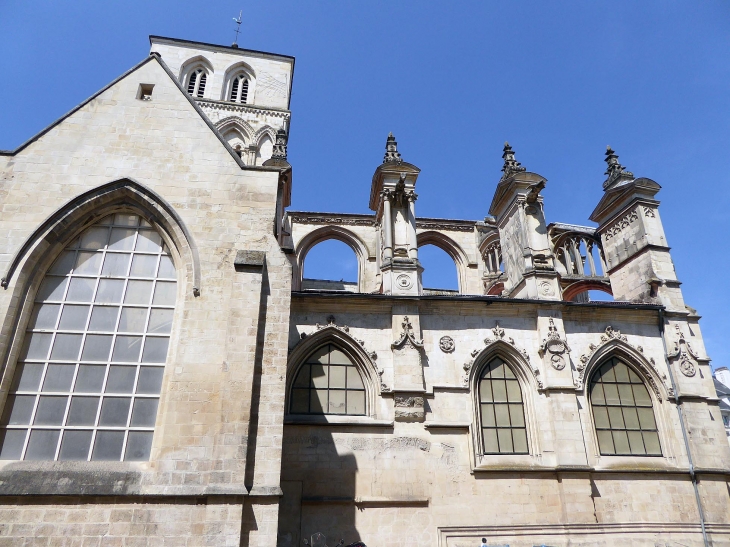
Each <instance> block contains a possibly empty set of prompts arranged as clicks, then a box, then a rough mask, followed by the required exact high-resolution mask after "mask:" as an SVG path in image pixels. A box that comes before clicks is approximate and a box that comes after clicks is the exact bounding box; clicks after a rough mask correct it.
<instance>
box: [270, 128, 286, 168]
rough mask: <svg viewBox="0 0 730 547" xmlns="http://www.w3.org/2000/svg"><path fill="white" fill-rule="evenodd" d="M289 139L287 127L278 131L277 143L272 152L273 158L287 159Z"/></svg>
mask: <svg viewBox="0 0 730 547" xmlns="http://www.w3.org/2000/svg"><path fill="white" fill-rule="evenodd" d="M288 140H289V135H287V133H286V129H284V128H283V127H282V128H281V129H279V130H278V131H277V132H276V143H274V153H273V154H271V157H272V158H275V159H280V160H285V159H286V144H287V142H288Z"/></svg>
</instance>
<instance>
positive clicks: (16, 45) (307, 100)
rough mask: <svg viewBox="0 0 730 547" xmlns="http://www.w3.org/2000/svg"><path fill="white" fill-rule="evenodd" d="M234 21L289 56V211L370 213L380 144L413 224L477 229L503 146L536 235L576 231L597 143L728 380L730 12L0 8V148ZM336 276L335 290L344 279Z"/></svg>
mask: <svg viewBox="0 0 730 547" xmlns="http://www.w3.org/2000/svg"><path fill="white" fill-rule="evenodd" d="M240 9H243V10H244V15H243V19H244V24H243V25H242V27H243V32H242V35H241V37H240V39H239V43H240V45H241V47H247V48H251V49H261V50H265V51H272V52H278V53H284V54H289V55H294V56H296V58H297V61H296V72H295V77H294V92H293V98H292V110H293V120H292V132H291V139H290V147H289V152H290V153H289V159H290V161H291V163H292V165H293V166H294V174H295V177H294V193H293V208H294V209H299V210H320V211H338V212H368V210H367V202H368V195H369V189H370V179H371V177H372V173H373V170H374V169H375V167H377V165H378V164H379V163H380V162H381V161H382V155H383V147H384V143H385V137H386V135H387V134H388V132H389V131H393V133H394V134H395V136H396V137H397V140H398V142H399V148H400V151H401V153H402V155H403V157H404V159H406V160H407V161H409V162H412V163H414V164H416V165H418V166H419V167H420V168H421V169H422V173H421V176H420V178H419V182H418V188H417V191H418V194H419V196H420V197H419V200H418V202H417V214H418V215H419V216H431V217H448V218H469V219H481V218H483V217H484V216H485V215H486V214H487V209H488V207H489V203H490V201H491V197H492V194H493V191H494V188H495V186H496V183H497V181H498V179H499V175H500V172H499V169H500V167H501V158H500V155H501V149H502V145H503V143H504V141H505V140H509V141H510V143H511V144H512V145H513V146H514V148H515V150H516V152H517V158H518V160H519V161H521V162H522V163H523V165H525V166H526V167H527V168H528V169H529V170H531V171H535V172H537V173H540V174H541V175H543V176H545V177H546V178H547V179H548V183H547V188H546V189H545V190H544V191H543V195H544V196H545V203H546V205H545V208H546V213H547V217H548V222H555V221H560V222H570V223H577V224H588V225H589V224H590V223H589V222H588V220H587V218H588V216H589V214H590V213H591V211H592V210H593V208H594V206H595V205H596V203H597V202H598V200H599V199H600V197H601V193H602V190H601V182H602V181H603V180H604V176H603V172H604V170H605V166H604V163H603V152H604V150H605V147H606V145H607V144H611V146H612V147H613V148H614V149H615V150H616V151H617V153H618V154H619V155H620V161H621V163H623V164H624V165H626V167H627V168H628V169H629V170H631V171H633V172H634V173H635V174H636V175H637V176H646V177H650V178H652V179H654V180H656V181H657V182H658V183H659V184H661V185H662V187H663V190H662V191H661V192H660V194H659V196H658V197H659V199H660V200H662V206H661V208H660V212H661V215H662V219H663V222H664V227H665V231H666V233H667V238H668V240H669V243H670V245H671V246H672V256H673V258H674V262H675V265H676V269H677V274H678V277H679V279H680V280H681V281H683V283H684V285H683V290H684V295H685V299H686V301H687V303H688V304H689V305H691V306H693V307H696V308H697V309H698V311H699V313H700V314H701V315H702V316H703V317H704V319H703V320H702V322H701V325H702V329H703V333H704V336H705V341H706V344H707V346H708V353H709V355H710V357H712V358H713V360H714V363H713V364H714V365H715V366H722V365H730V348H729V347H728V345H727V344H726V343H724V340H725V339H726V338H727V337H728V333H729V332H730V315H729V314H728V313H727V311H728V300H729V297H728V288H727V285H728V283H727V280H726V279H725V275H727V272H728V271H730V260H729V259H728V240H727V234H728V228H729V224H730V222H728V206H730V191H729V190H728V180H727V179H728V173H730V153H728V151H729V150H730V131H728V122H729V121H730V109H728V100H727V98H728V96H730V95H729V93H728V91H730V89H729V88H730V63H728V61H727V59H728V58H729V57H728V53H729V52H728V49H729V46H730V25H728V21H729V20H730V17H729V15H730V4H728V3H727V2H724V1H721V0H716V1H713V0H708V1H704V2H678V1H671V0H663V1H656V2H653V1H644V2H640V3H639V2H635V1H634V2H623V1H614V2H610V3H606V2H585V1H575V2H561V3H559V5H558V3H553V2H537V1H535V2H487V1H479V2H476V1H475V2H460V1H451V2H429V1H418V2H415V1H413V2H411V1H405V0H403V1H399V2H394V1H390V2H384V1H383V2H376V1H370V2H345V1H320V2H305V1H302V0H298V1H293V0H292V1H267V2H263V1H257V2H253V1H250V0H247V1H240V0H239V1H228V0H219V1H216V2H210V3H202V4H201V3H200V2H188V1H182V0H175V1H174V2H173V1H166V0H157V1H155V2H149V1H145V2H141V1H126V2H115V1H105V2H83V1H76V2H44V1H34V2H26V1H20V0H4V1H3V2H2V4H0V51H2V52H3V55H2V56H0V73H2V74H3V75H4V77H3V85H2V86H0V104H1V105H2V107H0V112H1V113H2V114H1V115H0V149H2V148H4V149H9V148H10V149H12V148H15V147H16V146H17V145H19V144H20V143H21V142H23V141H24V140H26V139H27V138H29V137H30V136H32V135H33V134H34V133H36V132H37V131H39V130H40V129H42V128H43V127H45V126H46V125H48V124H49V123H50V122H52V121H53V120H55V119H56V118H58V117H59V116H60V115H62V114H63V113H65V112H66V111H68V110H69V109H71V108H72V107H73V106H75V105H76V104H78V103H79V102H81V101H82V100H84V99H85V98H87V97H88V96H89V95H91V94H92V93H94V92H95V91H97V90H98V89H99V88H101V87H102V86H104V85H105V84H107V83H108V82H110V81H111V80H112V79H114V78H115V77H117V76H118V75H119V74H121V73H122V72H124V71H125V70H126V69H128V68H129V67H131V66H132V65H134V64H135V63H137V62H138V61H140V60H142V59H143V58H145V57H146V55H147V52H148V48H149V43H148V39H147V36H148V35H149V34H159V35H163V36H172V37H178V38H186V39H191V40H200V41H205V42H214V43H221V44H230V43H231V42H232V39H233V27H234V25H233V21H232V18H233V17H234V16H236V15H238V12H239V10H240ZM313 252H314V251H313ZM320 254H323V253H320ZM424 254H427V253H424ZM313 256H314V255H313ZM426 258H428V257H426ZM429 260H430V261H432V262H433V263H432V265H431V268H430V273H429V274H427V283H426V284H427V285H428V284H438V283H442V284H448V276H449V275H450V274H451V272H450V269H451V266H450V265H449V264H448V263H444V262H443V261H441V262H439V261H437V260H435V259H433V260H432V259H429ZM338 264H342V266H337V267H338V268H340V270H338V271H335V272H333V273H332V274H331V276H330V277H332V278H337V279H339V278H347V277H348V275H351V274H348V273H347V271H348V268H347V264H346V260H345V257H344V256H342V257H341V256H340V255H339V254H336V256H335V257H334V259H330V260H329V261H328V262H327V265H328V267H332V265H335V266H336V265H338ZM427 266H428V264H427ZM310 270H311V272H312V275H313V276H318V275H317V273H316V272H317V269H316V267H315V266H314V265H312V267H311V268H310ZM325 273H326V272H325ZM431 280H433V282H431Z"/></svg>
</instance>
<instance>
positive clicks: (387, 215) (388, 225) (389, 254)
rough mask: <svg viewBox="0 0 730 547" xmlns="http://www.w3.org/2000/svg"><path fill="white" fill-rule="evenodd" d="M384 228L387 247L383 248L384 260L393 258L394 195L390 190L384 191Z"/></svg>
mask: <svg viewBox="0 0 730 547" xmlns="http://www.w3.org/2000/svg"><path fill="white" fill-rule="evenodd" d="M382 195H383V230H384V232H385V233H384V238H383V239H384V240H385V244H384V245H385V247H384V249H383V260H392V259H393V219H392V216H391V212H390V207H391V204H390V201H391V199H392V197H393V195H392V194H391V193H390V192H389V191H387V190H386V191H384V192H383V194H382Z"/></svg>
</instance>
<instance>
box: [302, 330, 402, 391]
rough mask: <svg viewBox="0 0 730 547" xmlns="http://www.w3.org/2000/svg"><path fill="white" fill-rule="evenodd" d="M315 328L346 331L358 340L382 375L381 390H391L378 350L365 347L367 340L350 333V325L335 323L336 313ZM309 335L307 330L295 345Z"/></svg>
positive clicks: (380, 375) (379, 374) (353, 338)
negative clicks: (378, 361)
mask: <svg viewBox="0 0 730 547" xmlns="http://www.w3.org/2000/svg"><path fill="white" fill-rule="evenodd" d="M315 328H316V330H317V331H321V330H322V329H327V328H332V329H337V330H338V331H340V332H344V333H345V334H347V335H348V336H349V337H350V338H351V339H352V340H354V341H355V342H357V343H358V344H360V346H361V347H362V349H363V351H364V352H365V353H366V354H367V356H368V357H370V360H371V361H372V362H373V366H374V367H375V370H376V371H377V373H378V376H379V377H380V391H390V386H388V384H386V383H385V382H384V381H383V373H384V372H385V369H383V368H382V367H379V366H378V365H377V363H376V361H377V360H378V354H377V353H376V352H374V351H368V349H367V348H366V347H365V340H360V339H359V338H355V337H354V336H353V335H352V334H350V327H348V326H347V325H342V326H339V325H337V324H336V323H335V316H334V315H329V316H327V324H326V325H322V324H320V323H316V324H315ZM307 336H308V335H307V333H306V332H303V333H302V334H301V335H300V337H299V341H298V342H297V344H296V345H295V346H294V347H296V346H297V345H299V342H301V341H302V340H304V339H305V338H306V337H307ZM293 349H294V348H290V349H289V353H291V352H292V350H293Z"/></svg>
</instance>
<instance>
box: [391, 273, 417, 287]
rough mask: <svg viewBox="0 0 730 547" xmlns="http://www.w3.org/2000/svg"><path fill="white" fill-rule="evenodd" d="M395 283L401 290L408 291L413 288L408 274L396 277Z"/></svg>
mask: <svg viewBox="0 0 730 547" xmlns="http://www.w3.org/2000/svg"><path fill="white" fill-rule="evenodd" d="M395 283H396V285H398V287H400V288H401V289H410V288H411V287H412V286H413V281H412V280H411V276H410V275H408V274H400V275H399V276H398V277H396V278H395Z"/></svg>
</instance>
